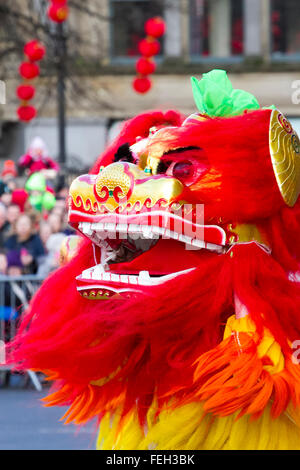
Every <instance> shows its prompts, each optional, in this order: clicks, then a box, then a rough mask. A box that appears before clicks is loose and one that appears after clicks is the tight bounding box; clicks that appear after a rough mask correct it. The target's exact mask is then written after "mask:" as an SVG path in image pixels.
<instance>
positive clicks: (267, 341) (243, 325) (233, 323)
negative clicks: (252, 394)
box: [224, 315, 284, 374]
mask: <svg viewBox="0 0 300 470" xmlns="http://www.w3.org/2000/svg"><path fill="white" fill-rule="evenodd" d="M234 332H235V333H239V332H244V333H250V334H251V333H252V334H253V335H254V334H255V333H256V326H255V324H254V322H253V321H252V320H251V318H250V317H249V315H246V316H245V317H242V318H236V317H235V315H232V316H231V317H229V318H228V320H227V323H226V327H225V331H224V339H226V338H228V337H229V336H231V335H232V334H233V333H234ZM237 338H238V337H237ZM257 353H258V357H260V358H261V357H263V356H268V357H269V358H270V359H271V361H272V362H273V364H274V365H272V366H271V365H265V366H264V369H265V370H267V371H268V372H270V374H275V373H277V372H280V371H282V370H283V369H284V356H283V354H282V351H281V348H280V345H279V344H278V343H277V342H276V341H275V339H274V337H273V336H272V334H271V332H270V331H269V330H268V329H267V328H265V329H264V334H263V338H262V340H261V342H260V343H259V344H258V345H257Z"/></svg>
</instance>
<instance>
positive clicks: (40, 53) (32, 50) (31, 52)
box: [24, 39, 46, 62]
mask: <svg viewBox="0 0 300 470" xmlns="http://www.w3.org/2000/svg"><path fill="white" fill-rule="evenodd" d="M45 53H46V49H45V47H44V46H43V44H41V43H40V42H39V41H37V40H36V39H34V40H33V41H29V42H28V43H27V44H25V46H24V54H25V55H26V56H27V57H28V59H29V60H30V61H32V62H35V61H38V60H42V58H43V57H44V55H45Z"/></svg>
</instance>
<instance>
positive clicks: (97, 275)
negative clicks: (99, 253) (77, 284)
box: [93, 264, 105, 280]
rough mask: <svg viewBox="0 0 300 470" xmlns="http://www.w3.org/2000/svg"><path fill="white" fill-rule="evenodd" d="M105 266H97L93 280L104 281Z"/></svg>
mask: <svg viewBox="0 0 300 470" xmlns="http://www.w3.org/2000/svg"><path fill="white" fill-rule="evenodd" d="M104 272H105V271H104V266H102V264H97V266H96V267H95V269H94V272H93V278H94V279H99V280H100V279H102V274H103V273H104Z"/></svg>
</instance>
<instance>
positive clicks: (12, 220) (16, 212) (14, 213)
mask: <svg viewBox="0 0 300 470" xmlns="http://www.w3.org/2000/svg"><path fill="white" fill-rule="evenodd" d="M20 214H21V210H20V207H19V206H18V205H17V204H10V205H9V206H8V208H7V211H6V218H7V221H8V223H9V231H8V233H9V236H10V235H14V233H15V231H16V223H17V220H18V218H19V216H20Z"/></svg>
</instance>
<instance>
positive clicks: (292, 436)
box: [97, 403, 300, 450]
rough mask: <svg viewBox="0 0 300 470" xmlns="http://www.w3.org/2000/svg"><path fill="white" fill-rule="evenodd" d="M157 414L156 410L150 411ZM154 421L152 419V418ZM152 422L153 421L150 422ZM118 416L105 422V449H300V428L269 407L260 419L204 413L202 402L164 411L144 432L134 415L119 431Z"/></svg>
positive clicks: (102, 435) (101, 436) (102, 438)
mask: <svg viewBox="0 0 300 470" xmlns="http://www.w3.org/2000/svg"><path fill="white" fill-rule="evenodd" d="M149 414H153V410H152V411H150V412H149ZM150 421H152V419H151V420H150ZM149 424H150V423H149ZM117 425H118V418H115V419H114V420H111V419H110V417H109V416H108V415H107V416H106V417H105V419H104V420H103V421H102V422H101V425H100V432H99V436H98V441H97V448H98V449H101V450H149V449H150V450H151V449H157V450H300V428H299V427H298V426H297V425H296V424H295V422H294V421H293V419H292V418H291V417H290V416H289V415H288V414H287V413H284V414H282V415H281V416H280V417H279V418H277V419H273V418H271V416H270V410H269V409H268V408H267V409H266V410H265V411H264V413H263V415H262V416H261V417H260V418H259V419H257V420H251V418H250V417H249V416H243V417H242V418H239V419H237V420H236V419H235V416H234V415H231V416H228V417H224V418H220V417H213V416H212V415H210V414H206V415H205V414H203V411H202V405H201V403H192V404H190V405H186V406H183V407H181V408H177V409H175V410H166V411H163V412H162V413H161V414H160V416H159V418H158V420H157V422H156V423H154V422H152V424H151V425H150V427H149V431H148V432H143V431H142V429H141V427H140V425H139V423H138V421H137V418H136V416H133V414H131V415H130V416H129V417H128V418H127V419H126V420H125V422H124V425H123V426H122V428H121V431H120V432H119V433H117Z"/></svg>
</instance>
